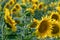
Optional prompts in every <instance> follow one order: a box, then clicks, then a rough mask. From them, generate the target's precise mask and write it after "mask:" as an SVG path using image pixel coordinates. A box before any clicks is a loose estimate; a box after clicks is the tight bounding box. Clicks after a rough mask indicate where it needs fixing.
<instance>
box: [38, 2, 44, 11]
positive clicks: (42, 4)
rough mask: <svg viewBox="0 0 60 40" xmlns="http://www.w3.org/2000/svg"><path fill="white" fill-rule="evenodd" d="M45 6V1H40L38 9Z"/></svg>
mask: <svg viewBox="0 0 60 40" xmlns="http://www.w3.org/2000/svg"><path fill="white" fill-rule="evenodd" d="M43 6H44V3H43V2H40V3H39V4H38V9H39V10H41V9H42V8H43Z"/></svg>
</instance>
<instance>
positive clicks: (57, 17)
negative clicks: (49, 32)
mask: <svg viewBox="0 0 60 40" xmlns="http://www.w3.org/2000/svg"><path fill="white" fill-rule="evenodd" d="M50 18H51V19H54V20H56V21H57V20H60V15H59V13H58V12H52V13H51V16H50Z"/></svg>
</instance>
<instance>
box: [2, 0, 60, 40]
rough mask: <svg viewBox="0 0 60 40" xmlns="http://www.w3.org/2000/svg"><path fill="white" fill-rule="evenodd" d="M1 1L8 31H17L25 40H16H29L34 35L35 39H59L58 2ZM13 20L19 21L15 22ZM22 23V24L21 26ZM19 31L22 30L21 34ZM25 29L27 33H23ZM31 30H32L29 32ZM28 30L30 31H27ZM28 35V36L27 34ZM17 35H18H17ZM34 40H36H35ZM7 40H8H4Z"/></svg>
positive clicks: (59, 14)
mask: <svg viewBox="0 0 60 40" xmlns="http://www.w3.org/2000/svg"><path fill="white" fill-rule="evenodd" d="M7 1H8V2H7ZM7 1H6V2H5V1H4V0H3V2H5V3H2V4H5V5H4V7H3V5H1V6H2V9H1V11H3V12H4V22H5V24H6V25H7V27H8V30H9V29H10V31H11V30H12V32H13V33H17V31H18V29H19V27H21V25H23V26H22V27H21V28H20V29H19V31H20V33H19V34H21V33H22V34H21V35H22V36H24V37H25V38H26V39H25V38H22V39H17V40H30V39H28V38H30V36H32V35H33V34H34V36H36V37H37V39H41V38H42V39H43V38H46V37H52V38H53V37H54V38H58V37H60V25H59V24H60V1H58V0H57V1H56V0H51V1H50V0H46V1H47V2H45V0H7ZM14 18H17V19H19V21H18V20H15V19H14ZM22 23H23V24H22ZM21 29H22V30H23V31H22V32H21ZM25 29H26V31H27V32H25ZM31 29H34V30H32V31H31ZM28 30H30V31H28ZM29 33H30V34H29ZM19 34H18V35H19ZM37 39H36V40H37ZM6 40H8V39H6ZM32 40H33V39H32Z"/></svg>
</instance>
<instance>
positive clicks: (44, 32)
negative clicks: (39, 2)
mask: <svg viewBox="0 0 60 40" xmlns="http://www.w3.org/2000/svg"><path fill="white" fill-rule="evenodd" d="M51 28H52V26H51V19H50V18H48V17H47V16H46V17H43V18H42V20H41V21H38V25H37V27H36V32H35V33H36V35H37V37H38V38H45V37H47V36H48V34H49V33H50V32H51Z"/></svg>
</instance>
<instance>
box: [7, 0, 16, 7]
mask: <svg viewBox="0 0 60 40" xmlns="http://www.w3.org/2000/svg"><path fill="white" fill-rule="evenodd" d="M15 2H16V0H10V1H9V2H8V4H9V5H10V6H12V5H13V4H15Z"/></svg>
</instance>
